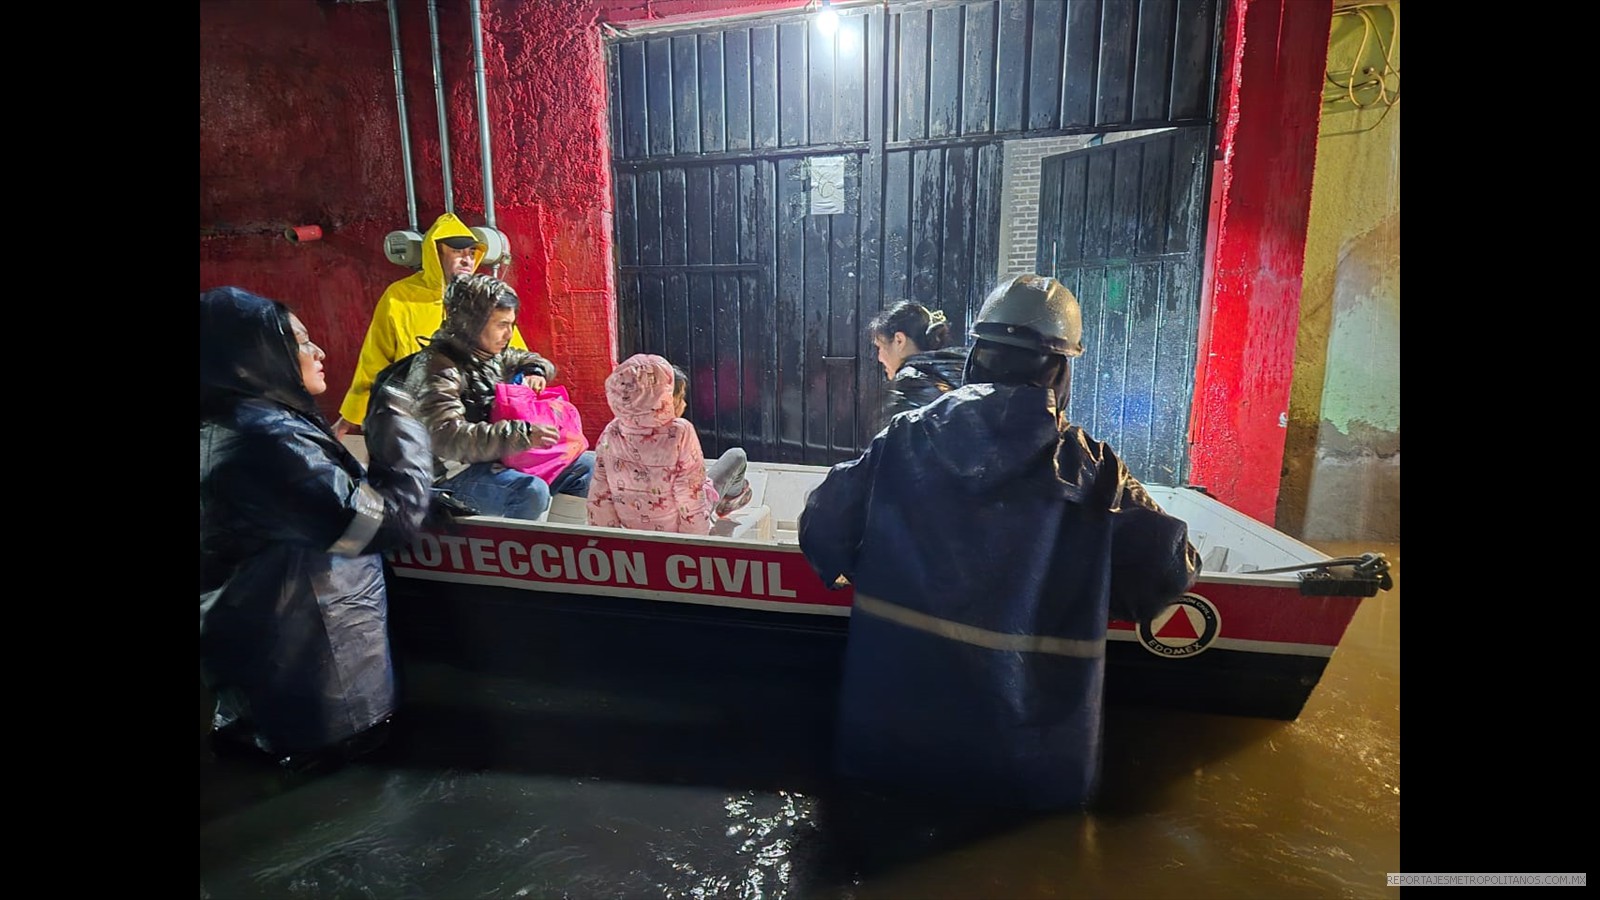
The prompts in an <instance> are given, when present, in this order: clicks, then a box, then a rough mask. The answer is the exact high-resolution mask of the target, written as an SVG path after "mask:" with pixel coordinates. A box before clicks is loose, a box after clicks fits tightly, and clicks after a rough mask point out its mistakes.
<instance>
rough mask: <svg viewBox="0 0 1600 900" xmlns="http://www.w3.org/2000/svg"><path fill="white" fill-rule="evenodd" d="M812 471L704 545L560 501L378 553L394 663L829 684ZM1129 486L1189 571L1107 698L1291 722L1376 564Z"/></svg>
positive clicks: (469, 521)
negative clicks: (1171, 536) (532, 515)
mask: <svg viewBox="0 0 1600 900" xmlns="http://www.w3.org/2000/svg"><path fill="white" fill-rule="evenodd" d="M826 473H827V468H826V467H822V466H805V465H786V464H770V463H769V464H763V463H757V462H752V463H751V464H750V469H749V473H748V476H747V477H748V478H749V479H750V482H751V486H752V489H753V491H754V494H753V497H752V500H751V505H750V506H749V507H747V508H746V509H744V510H742V511H740V512H739V513H737V514H735V516H734V517H732V518H731V519H730V520H727V521H725V522H723V523H721V525H720V531H721V532H722V533H719V534H713V535H709V536H704V537H701V536H688V535H666V534H655V533H648V532H638V531H627V530H624V529H618V528H599V527H593V526H590V525H588V524H587V523H586V522H585V521H584V509H583V503H582V501H581V500H578V499H576V498H570V497H558V498H557V501H556V502H555V503H554V504H553V505H552V509H551V512H550V514H549V517H548V519H547V520H546V521H540V522H528V521H519V520H512V519H502V518H498V517H491V516H470V517H465V518H461V519H457V520H455V523H454V525H453V526H452V527H450V528H448V529H445V530H440V531H434V532H427V533H424V534H422V535H420V536H419V537H418V538H417V539H416V541H415V542H414V543H413V545H412V546H411V547H410V548H408V549H406V550H403V551H400V552H396V553H393V554H391V556H390V562H391V564H392V566H393V570H392V574H393V577H392V578H391V580H390V595H391V599H390V602H391V613H390V628H391V632H392V633H393V634H394V637H395V643H396V646H397V648H398V649H399V652H400V655H401V659H402V662H404V661H405V660H406V659H407V658H418V659H425V660H432V661H439V662H446V663H450V664H452V665H458V666H463V667H467V668H471V669H477V670H489V671H499V672H504V673H507V674H513V673H519V672H528V671H538V672H543V673H546V674H554V675H557V676H558V677H559V673H560V672H562V671H563V670H565V669H567V668H569V667H575V666H583V667H588V668H591V669H592V668H595V667H599V668H602V669H609V670H620V669H623V668H626V669H628V670H630V671H634V672H636V673H640V672H642V673H643V674H644V676H645V677H648V675H649V673H650V672H652V671H654V672H660V671H661V667H675V668H683V667H698V668H700V669H701V670H702V671H708V672H712V673H718V675H717V677H725V678H729V679H735V678H736V679H740V680H741V681H743V680H744V679H749V678H756V677H764V676H772V675H778V676H781V677H783V678H816V679H833V678H836V677H837V673H836V671H835V670H836V669H837V665H838V661H839V659H840V654H841V653H842V650H843V640H844V634H845V630H846V626H847V623H848V617H849V615H850V608H851V600H852V592H851V590H850V589H849V588H848V587H846V588H843V589H840V590H828V589H827V588H825V587H824V586H823V585H822V583H821V581H820V580H819V579H818V578H817V576H816V574H815V573H814V572H813V571H812V570H811V567H810V566H809V565H808V564H807V562H806V560H805V557H804V556H803V555H802V554H801V552H800V548H799V545H798V542H797V535H796V524H797V520H798V517H799V515H800V511H801V509H802V508H803V506H804V501H805V497H806V494H807V493H808V492H809V491H810V490H811V488H812V487H813V486H815V485H816V484H817V483H818V482H819V481H821V479H822V478H823V476H824V475H825V474H826ZM1147 488H1149V490H1150V493H1151V495H1152V496H1153V497H1154V498H1155V500H1156V502H1158V503H1160V504H1161V505H1162V507H1163V508H1164V509H1166V510H1167V511H1168V512H1170V513H1172V514H1173V515H1176V516H1178V517H1180V518H1182V519H1184V520H1185V521H1186V522H1188V524H1189V535H1190V539H1191V541H1193V542H1194V544H1195V546H1196V547H1197V548H1198V549H1199V550H1200V553H1201V556H1202V558H1203V560H1204V567H1203V572H1202V574H1201V576H1200V578H1199V581H1198V582H1197V583H1196V584H1195V586H1194V588H1193V589H1192V590H1191V591H1190V592H1189V593H1188V594H1186V595H1185V596H1184V597H1183V599H1182V601H1181V602H1180V603H1178V604H1177V605H1176V606H1175V607H1173V608H1172V609H1171V610H1170V611H1169V612H1168V613H1167V614H1165V615H1163V616H1162V617H1161V618H1160V619H1158V620H1157V621H1156V622H1154V623H1153V624H1151V625H1150V626H1149V627H1140V626H1137V625H1135V624H1134V623H1130V622H1121V621H1115V620H1113V621H1112V622H1111V623H1110V632H1109V636H1110V642H1109V646H1108V649H1107V672H1106V690H1107V695H1108V700H1110V702H1113V703H1119V702H1130V703H1139V704H1144V705H1157V706H1165V707H1173V708H1180V709H1188V710H1196V711H1204V712H1218V713H1228V714H1236V715H1249V716H1263V717H1270V718H1280V719H1293V718H1295V717H1296V716H1298V715H1299V713H1300V710H1301V708H1302V707H1303V706H1304V705H1305V702H1306V700H1307V698H1308V697H1309V696H1310V695H1311V692H1312V691H1313V690H1314V689H1315V688H1316V685H1317V682H1318V680H1319V679H1320V678H1321V676H1322V672H1323V670H1324V668H1325V667H1326V666H1327V664H1328V660H1329V659H1330V658H1331V657H1332V656H1333V654H1334V652H1335V650H1336V649H1337V648H1338V646H1339V641H1340V639H1341V638H1342V637H1343V636H1344V633H1345V629H1346V627H1347V626H1349V624H1350V620H1351V618H1352V617H1353V616H1354V615H1355V612H1356V609H1357V608H1358V606H1359V605H1360V603H1361V600H1362V598H1364V597H1370V596H1372V595H1373V594H1375V593H1376V592H1377V591H1379V590H1386V589H1388V588H1389V587H1390V585H1391V582H1390V577H1389V573H1388V563H1387V561H1386V560H1385V559H1384V558H1383V557H1382V556H1381V555H1377V554H1367V555H1365V556H1362V557H1346V558H1337V559H1335V558H1330V557H1329V556H1327V555H1326V554H1324V553H1322V552H1320V551H1318V550H1316V549H1314V548H1312V547H1310V546H1307V545H1306V544H1303V543H1301V542H1299V541H1297V540H1294V539H1293V538H1290V537H1289V536H1287V535H1285V534H1283V533H1281V532H1279V531H1277V530H1275V529H1273V528H1270V527H1268V526H1266V525H1263V524H1261V523H1260V522H1257V521H1255V520H1253V519H1251V518H1249V517H1247V516H1245V515H1243V514H1242V513H1239V512H1237V511H1236V510H1234V509H1232V508H1230V507H1228V506H1226V505H1224V504H1222V503H1220V502H1218V501H1217V500H1215V499H1214V498H1212V497H1210V496H1208V495H1207V494H1205V493H1203V492H1201V491H1199V490H1196V489H1190V488H1175V487H1163V486H1159V485H1147Z"/></svg>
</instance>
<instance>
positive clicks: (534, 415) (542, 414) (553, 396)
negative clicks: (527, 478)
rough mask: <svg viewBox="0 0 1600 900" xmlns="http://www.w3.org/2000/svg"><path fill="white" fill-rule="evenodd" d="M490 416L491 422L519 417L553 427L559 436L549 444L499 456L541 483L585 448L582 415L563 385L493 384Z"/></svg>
mask: <svg viewBox="0 0 1600 900" xmlns="http://www.w3.org/2000/svg"><path fill="white" fill-rule="evenodd" d="M490 419H491V421H495V422H501V421H504V420H506V419H520V420H522V421H524V422H532V423H533V424H535V425H554V426H555V427H556V431H558V432H560V436H559V437H557V438H556V442H555V443H554V444H553V445H551V446H549V447H530V448H528V449H527V450H523V451H522V452H520V453H512V454H508V455H506V456H503V457H501V459H500V462H502V463H504V464H505V465H506V466H507V467H508V468H512V469H516V470H518V471H521V472H527V473H528V474H529V475H537V476H538V477H539V478H541V479H543V480H544V483H545V484H549V483H550V482H552V481H554V480H555V479H556V476H557V475H560V474H561V470H563V469H565V468H566V467H567V466H568V465H570V464H571V463H572V461H573V460H575V459H577V458H578V455H579V454H581V453H583V451H585V450H587V449H589V439H588V438H587V437H584V435H583V419H582V418H580V417H579V415H578V408H577V407H576V406H573V405H572V401H571V400H568V399H567V389H566V388H564V387H555V386H549V387H546V388H545V389H544V390H542V391H537V392H536V391H534V389H533V388H531V387H528V386H527V385H525V384H509V383H501V384H497V385H495V386H494V408H493V410H491V411H490Z"/></svg>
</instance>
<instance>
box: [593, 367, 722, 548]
mask: <svg viewBox="0 0 1600 900" xmlns="http://www.w3.org/2000/svg"><path fill="white" fill-rule="evenodd" d="M673 382H674V378H673V366H672V364H671V363H669V362H667V361H666V360H665V359H662V358H661V357H659V356H655V355H652V354H647V353H640V354H636V355H634V356H630V357H628V358H627V359H625V360H623V361H622V362H621V363H620V364H618V366H617V368H616V369H615V370H614V371H612V373H611V374H610V375H609V376H607V378H606V385H605V387H606V401H607V402H608V403H609V404H610V405H611V412H612V414H613V415H615V416H616V418H614V419H612V420H611V422H610V423H608V424H607V425H606V427H605V430H604V431H602V432H601V433H600V440H599V442H598V443H597V444H596V445H595V451H594V453H595V467H594V478H593V480H592V481H591V482H590V485H589V500H588V508H589V524H590V525H605V526H610V527H614V528H616V527H620V528H633V529H638V530H642V531H667V532H673V533H677V534H710V533H711V526H712V524H713V522H714V521H715V519H716V517H717V515H718V513H719V512H722V513H723V514H726V512H727V510H719V509H718V508H717V507H718V500H719V498H718V496H717V492H716V491H715V490H714V489H712V488H711V481H710V479H709V478H708V477H707V474H706V462H705V457H704V455H702V453H701V452H700V436H699V435H698V434H697V433H696V432H695V430H694V425H693V424H692V423H690V422H689V420H688V419H685V418H682V417H681V416H680V415H679V414H678V413H679V410H680V409H681V407H680V406H679V403H678V395H677V392H676V391H675V390H674V387H673ZM730 493H731V494H732V496H731V497H730V498H729V499H730V500H741V499H742V500H743V501H744V502H748V500H749V490H748V487H747V485H745V484H744V483H743V478H742V473H740V479H739V483H738V484H737V489H736V490H732V491H731V492H730Z"/></svg>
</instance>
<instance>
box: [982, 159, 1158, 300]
mask: <svg viewBox="0 0 1600 900" xmlns="http://www.w3.org/2000/svg"><path fill="white" fill-rule="evenodd" d="M1162 130H1164V129H1159V128H1157V129H1150V130H1147V131H1124V132H1117V133H1112V134H1107V135H1105V138H1104V140H1105V142H1106V143H1111V142H1113V141H1125V140H1127V139H1129V138H1135V137H1140V136H1142V135H1146V134H1154V133H1156V132H1157V131H1162ZM1094 137H1095V136H1094V135H1090V134H1074V135H1067V136H1058V137H1046V138H1029V139H1027V140H1020V141H1006V142H1005V151H1004V152H1005V174H1004V176H1002V179H1001V183H1000V209H1001V210H1003V212H1002V213H1001V218H1002V220H1003V221H1002V224H1001V227H1000V253H999V255H998V256H999V263H1000V271H999V272H997V273H995V274H996V275H997V279H996V280H997V281H998V280H1003V279H1006V278H1009V277H1011V276H1012V275H1022V274H1026V273H1028V272H1032V271H1035V269H1036V266H1035V265H1034V253H1035V250H1036V248H1035V247H1034V243H1035V241H1037V239H1038V237H1039V161H1040V160H1042V159H1044V158H1045V157H1046V156H1054V155H1056V154H1057V153H1066V152H1067V151H1069V150H1079V149H1082V148H1084V147H1087V146H1089V142H1090V141H1091V140H1093V139H1094Z"/></svg>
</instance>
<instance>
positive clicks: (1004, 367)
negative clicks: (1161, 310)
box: [799, 275, 1200, 808]
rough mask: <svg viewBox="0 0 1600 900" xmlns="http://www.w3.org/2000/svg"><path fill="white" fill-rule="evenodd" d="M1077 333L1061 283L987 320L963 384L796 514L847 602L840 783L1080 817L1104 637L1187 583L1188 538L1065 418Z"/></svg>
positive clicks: (1004, 289) (906, 419)
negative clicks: (842, 584) (1113, 623)
mask: <svg viewBox="0 0 1600 900" xmlns="http://www.w3.org/2000/svg"><path fill="white" fill-rule="evenodd" d="M1081 333H1082V325H1081V314H1080V311H1079V308H1078V302H1077V299H1076V298H1075V297H1073V296H1072V293H1071V292H1070V291H1068V290H1067V288H1066V287H1065V286H1064V285H1062V284H1061V283H1060V282H1059V281H1056V280H1055V279H1053V278H1044V277H1041V276H1038V275H1024V276H1019V277H1017V278H1014V279H1011V280H1009V281H1007V282H1005V283H1002V284H1001V285H1000V286H999V287H997V288H996V289H995V290H994V291H993V292H992V293H991V294H990V295H989V297H988V298H987V299H986V300H985V301H984V305H983V308H982V310H981V311H980V312H979V314H978V318H977V320H976V322H975V323H974V325H973V334H974V336H975V337H976V341H975V342H974V345H973V348H972V351H971V353H970V354H969V357H968V361H967V366H966V385H965V386H964V387H961V388H957V389H955V390H952V391H950V392H949V393H946V394H944V395H943V396H942V397H940V398H939V399H937V400H935V401H933V402H932V403H930V404H929V405H927V406H924V407H922V408H921V409H919V410H915V411H913V412H909V413H904V414H901V415H899V416H896V417H895V418H894V419H893V420H892V421H891V422H890V424H889V426H888V427H887V428H886V429H884V431H883V432H881V433H880V434H878V436H877V437H876V438H874V439H873V441H872V443H871V445H870V446H869V447H868V448H867V450H866V452H864V453H863V454H862V455H861V457H860V458H858V459H855V460H851V461H849V462H844V463H840V464H838V465H836V466H834V467H833V468H832V469H831V470H830V471H829V473H828V475H827V477H826V478H825V479H824V480H823V482H822V483H821V484H820V485H818V487H817V488H816V490H815V491H813V492H812V494H811V495H810V497H809V498H808V499H807V501H806V506H805V510H804V511H803V512H802V514H801V517H800V522H799V529H800V547H801V549H802V551H804V553H805V556H806V559H807V560H808V561H809V562H810V563H811V565H812V567H813V568H815V569H816V571H817V573H818V574H819V575H820V576H821V578H822V580H823V583H824V584H829V585H832V584H835V582H836V579H838V578H839V577H840V576H843V577H845V578H848V579H849V580H850V582H851V583H852V584H853V585H854V588H855V605H854V607H853V608H852V610H851V616H850V631H849V639H848V643H847V646H846V650H845V660H844V672H843V680H842V684H841V688H840V702H839V712H838V721H837V733H836V744H835V762H836V766H837V768H838V770H839V771H840V772H841V774H844V775H846V776H854V777H860V778H865V779H870V780H873V781H878V782H884V783H890V784H896V785H899V786H902V787H908V788H912V789H914V790H916V791H918V792H919V793H922V794H929V795H943V796H945V797H950V798H954V799H964V800H969V801H975V802H979V803H986V804H993V805H1004V806H1013V807H1030V808H1060V807H1072V806H1082V805H1084V804H1086V803H1088V802H1089V800H1090V799H1091V798H1092V795H1093V791H1094V788H1095V786H1096V783H1097V780H1098V776H1099V756H1100V743H1101V741H1100V738H1101V735H1100V727H1101V701H1102V682H1103V677H1104V673H1105V645H1106V623H1107V620H1108V619H1109V618H1110V617H1111V616H1113V615H1114V616H1116V617H1117V618H1119V619H1126V620H1133V621H1149V620H1151V619H1153V618H1154V617H1155V616H1156V615H1158V614H1159V613H1161V612H1162V611H1163V610H1165V609H1166V608H1167V607H1168V606H1170V605H1171V604H1172V603H1173V602H1175V601H1176V600H1177V599H1178V598H1179V597H1181V596H1182V595H1183V593H1184V592H1185V591H1186V590H1188V589H1189V587H1190V586H1191V585H1192V584H1193V583H1194V580H1195V578H1196V577H1197V576H1198V575H1199V567H1200V561H1199V554H1198V553H1197V552H1196V551H1195V549H1194V547H1193V546H1192V545H1191V544H1190V543H1189V541H1188V529H1187V526H1186V525H1185V523H1184V522H1183V521H1181V520H1179V519H1177V518H1174V517H1172V516H1169V515H1167V514H1166V513H1165V512H1163V511H1161V510H1160V508H1159V507H1158V506H1157V505H1156V504H1155V502H1154V501H1153V500H1152V499H1151V498H1150V496H1149V494H1148V493H1147V492H1146V491H1145V490H1144V487H1143V486H1142V485H1141V484H1140V483H1139V482H1138V481H1137V480H1136V479H1134V478H1133V476H1132V475H1130V474H1129V473H1128V470H1127V469H1126V467H1125V466H1124V465H1123V463H1122V461H1121V460H1119V459H1118V458H1117V456H1116V454H1115V453H1114V452H1113V451H1112V449H1111V448H1110V447H1108V446H1107V445H1106V444H1104V443H1102V442H1100V441H1097V440H1095V439H1093V438H1092V437H1090V436H1089V435H1088V434H1085V433H1084V431H1083V429H1081V428H1079V427H1078V426H1076V425H1073V424H1070V423H1069V422H1067V421H1066V418H1065V407H1066V401H1067V397H1068V390H1069V387H1070V373H1071V369H1070V365H1069V364H1070V359H1071V358H1072V357H1074V356H1077V355H1078V354H1079V353H1081V352H1082V344H1081V342H1080V338H1081Z"/></svg>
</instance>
